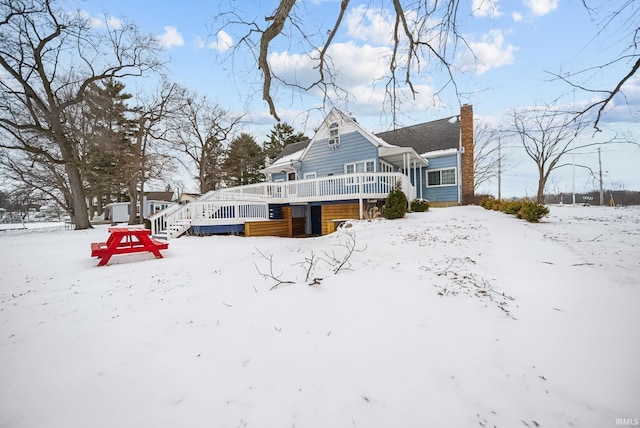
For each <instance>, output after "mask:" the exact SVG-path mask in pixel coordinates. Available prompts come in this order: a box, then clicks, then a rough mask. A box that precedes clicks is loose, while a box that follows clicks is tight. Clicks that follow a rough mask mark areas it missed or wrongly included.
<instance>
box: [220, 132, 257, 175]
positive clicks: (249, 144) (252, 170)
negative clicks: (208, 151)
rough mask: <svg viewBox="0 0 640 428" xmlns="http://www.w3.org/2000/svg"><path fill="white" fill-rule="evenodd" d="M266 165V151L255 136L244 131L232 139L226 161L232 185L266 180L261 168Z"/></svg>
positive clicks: (226, 168)
mask: <svg viewBox="0 0 640 428" xmlns="http://www.w3.org/2000/svg"><path fill="white" fill-rule="evenodd" d="M263 167H264V152H263V150H262V148H260V146H259V145H258V143H256V140H255V139H254V138H253V136H251V135H249V134H245V133H242V134H240V136H238V137H236V138H234V139H233V141H231V144H230V145H229V150H228V152H227V159H226V161H225V170H226V172H227V179H228V181H229V183H228V184H229V185H230V186H241V185H244V184H252V183H258V182H260V181H264V176H263V175H262V173H261V172H260V169H261V168H263Z"/></svg>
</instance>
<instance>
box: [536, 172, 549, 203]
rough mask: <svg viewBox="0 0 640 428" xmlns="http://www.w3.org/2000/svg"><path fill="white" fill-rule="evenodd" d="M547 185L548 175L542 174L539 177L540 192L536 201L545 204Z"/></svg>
mask: <svg viewBox="0 0 640 428" xmlns="http://www.w3.org/2000/svg"><path fill="white" fill-rule="evenodd" d="M545 187H547V177H544V176H542V175H541V176H540V178H539V179H538V193H537V194H536V202H537V203H539V204H544V188H545Z"/></svg>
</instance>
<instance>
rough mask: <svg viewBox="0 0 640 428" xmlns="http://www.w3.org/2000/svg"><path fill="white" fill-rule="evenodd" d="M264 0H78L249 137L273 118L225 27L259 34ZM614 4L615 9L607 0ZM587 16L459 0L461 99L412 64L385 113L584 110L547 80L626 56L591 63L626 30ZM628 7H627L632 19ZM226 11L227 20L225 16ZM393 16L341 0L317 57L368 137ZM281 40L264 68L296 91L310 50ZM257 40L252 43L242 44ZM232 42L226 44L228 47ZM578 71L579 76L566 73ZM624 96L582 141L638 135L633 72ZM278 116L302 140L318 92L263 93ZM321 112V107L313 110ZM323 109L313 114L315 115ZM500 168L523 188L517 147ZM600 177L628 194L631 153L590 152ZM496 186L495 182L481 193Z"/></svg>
mask: <svg viewBox="0 0 640 428" xmlns="http://www.w3.org/2000/svg"><path fill="white" fill-rule="evenodd" d="M277 3H278V2H277V1H275V0H272V1H265V0H257V1H256V0H252V1H249V0H220V1H218V2H210V1H205V0H183V1H181V2H168V3H163V4H161V5H160V4H158V2H157V1H152V0H135V1H131V0H89V1H86V2H83V3H79V4H77V7H79V8H81V9H82V10H83V11H85V12H86V13H87V14H88V15H89V16H91V17H93V18H96V25H102V24H101V22H104V21H105V19H106V20H110V21H111V23H112V24H113V23H115V22H117V19H121V18H126V19H128V20H130V21H133V22H135V23H136V24H137V25H138V26H139V28H140V30H141V31H142V32H145V33H151V34H153V35H155V36H156V37H157V40H158V41H159V43H160V44H161V45H162V46H163V47H164V50H165V54H166V55H167V58H168V59H170V63H169V64H168V66H167V67H168V73H169V77H170V78H171V79H172V80H174V81H176V82H178V83H180V84H182V85H184V86H186V87H188V88H189V89H191V90H194V91H196V92H198V93H199V94H201V95H206V96H208V97H209V98H211V99H214V100H216V101H217V102H218V103H219V104H220V105H221V106H222V107H224V108H225V109H227V110H230V111H234V112H238V113H245V114H247V116H246V117H247V118H249V120H250V121H251V122H252V124H251V125H247V130H248V131H250V132H251V131H252V132H253V133H254V135H255V137H256V140H257V141H258V142H261V141H264V140H265V139H266V134H267V132H268V130H269V129H271V127H272V126H273V124H274V123H275V121H274V120H273V118H271V117H270V116H269V114H268V108H267V105H266V104H265V103H264V101H262V99H261V81H260V74H259V71H258V70H257V69H256V67H255V60H254V57H253V56H252V54H251V53H250V51H249V50H248V49H246V47H243V45H242V44H239V41H240V40H241V38H242V37H243V36H245V35H246V34H247V33H248V30H249V27H248V26H246V25H225V23H226V24H228V22H229V20H230V19H231V18H230V17H233V16H240V17H242V18H243V19H244V20H245V21H248V22H255V23H256V25H257V26H259V27H260V28H262V29H264V28H265V26H266V21H265V20H264V18H265V17H266V16H270V15H272V14H273V12H274V10H275V8H276V7H277ZM610 3H611V4H613V3H616V4H614V5H611V4H610ZM588 4H589V5H590V6H592V8H591V9H590V10H587V9H586V8H585V7H584V6H583V3H582V1H581V0H517V1H516V0H513V1H505V0H502V1H500V0H463V1H461V2H460V9H459V15H458V16H459V21H458V25H459V31H460V33H461V34H462V35H463V36H464V39H465V41H466V43H467V44H468V46H469V47H470V48H471V50H468V49H466V48H465V46H464V45H461V44H459V45H458V48H457V49H456V50H455V51H454V50H449V52H450V53H451V60H452V62H453V65H454V66H455V70H456V71H455V79H456V84H457V88H458V92H459V93H460V94H461V96H460V97H456V94H455V91H454V90H453V89H452V87H451V85H449V86H447V87H445V88H444V90H443V91H441V92H439V97H437V98H436V99H434V94H435V93H436V92H438V91H439V90H440V89H442V85H443V82H446V75H445V74H443V72H442V70H441V69H439V68H436V67H430V66H428V65H427V64H426V63H425V64H421V70H422V72H421V73H416V74H414V76H413V84H414V86H415V88H416V89H417V91H418V94H417V95H416V96H415V99H414V98H413V97H411V96H410V94H409V92H408V91H407V89H406V88H400V93H401V100H402V108H401V111H400V114H399V115H398V116H397V121H398V123H399V124H400V125H413V124H416V123H420V122H425V121H429V120H434V119H439V118H444V117H448V116H451V115H455V114H457V113H458V112H459V106H460V103H470V104H473V106H474V112H475V115H476V119H477V121H481V122H489V123H492V124H495V125H500V124H502V126H503V127H507V126H508V118H507V114H508V112H509V111H510V110H511V109H514V108H529V107H534V106H541V105H545V104H548V103H553V102H556V103H557V105H559V106H569V105H578V106H580V105H586V104H588V103H589V102H591V101H592V100H594V99H597V97H598V94H597V93H588V92H585V91H581V90H577V89H573V88H572V87H571V86H570V85H568V84H567V83H566V82H562V81H560V80H559V79H557V78H555V77H554V76H555V75H563V76H572V79H573V80H574V81H575V82H576V83H578V84H580V85H583V86H585V87H589V88H597V89H601V88H612V87H613V86H615V84H616V83H617V82H618V81H619V80H620V78H621V77H622V76H624V75H625V74H626V73H627V72H628V71H629V70H630V69H631V62H635V61H636V60H637V57H635V58H632V59H629V60H627V61H620V62H617V63H615V64H614V65H613V66H611V67H608V68H606V69H604V70H603V69H601V68H597V67H596V66H598V65H601V64H606V63H610V62H612V61H613V60H615V59H618V58H620V57H621V56H622V55H623V52H624V49H625V48H626V47H627V46H628V45H629V43H630V39H629V38H625V37H624V35H626V34H628V33H627V32H626V31H627V30H629V28H626V27H625V25H629V24H630V23H629V22H625V21H614V22H613V25H610V26H609V27H608V28H607V29H605V31H603V32H601V33H599V35H598V36H597V37H596V35H597V34H598V31H600V30H601V29H602V24H603V22H606V20H607V19H608V18H609V17H610V15H609V13H610V12H611V10H610V9H611V8H615V7H618V6H617V2H609V1H605V0H602V1H599V2H598V1H589V2H588ZM637 8H638V6H637V5H635V6H634V5H633V4H632V5H631V6H630V8H629V9H631V10H633V11H635V13H636V17H637V16H638V15H637ZM339 9H340V2H339V1H338V0H309V1H303V0H298V1H297V3H296V5H295V8H294V12H295V14H296V16H297V23H298V24H299V25H300V26H301V27H303V28H304V30H305V31H306V32H308V34H310V35H311V36H312V37H313V36H318V35H326V33H327V30H329V29H331V28H332V27H333V24H334V22H335V18H336V16H337V14H338V12H339ZM225 12H234V14H235V15H230V14H226V15H225V14H224V13H225ZM393 22H394V15H393V10H392V8H391V2H390V1H384V0H379V1H376V2H371V1H359V0H351V1H350V3H349V6H348V9H347V11H346V14H345V18H344V20H343V23H342V25H341V28H340V30H339V31H338V33H337V35H336V38H335V39H334V42H333V44H332V46H331V47H330V49H329V52H328V53H329V55H330V57H331V60H332V64H333V65H334V67H335V69H336V70H338V73H337V83H338V84H339V86H340V87H341V88H342V89H344V90H345V91H344V92H339V93H337V94H335V95H334V96H333V97H332V98H331V102H332V103H333V105H335V106H337V107H338V108H340V109H342V110H343V111H346V112H348V113H350V114H352V115H353V116H354V117H355V118H356V119H357V120H358V121H359V122H360V123H361V124H363V125H364V126H365V127H367V128H368V129H370V130H371V131H374V132H378V131H383V130H387V129H389V128H390V127H391V126H392V125H393V124H392V120H391V116H390V114H389V106H388V104H386V103H385V100H386V99H385V85H384V82H385V81H384V77H385V76H387V75H388V61H387V59H388V58H389V55H390V53H391V52H392V49H393V45H392V36H391V34H392V33H391V32H392V29H393ZM286 28H287V29H286V31H287V32H288V33H289V34H293V37H282V36H280V37H278V38H277V39H275V41H274V44H273V46H272V49H271V50H270V63H271V66H272V68H273V70H274V71H275V72H276V73H277V74H278V75H279V76H280V77H283V78H286V79H287V80H289V81H295V82H297V83H298V84H300V85H302V86H306V85H308V84H309V83H311V82H313V81H314V80H315V79H317V70H316V69H314V65H315V64H314V63H313V62H312V61H311V59H310V57H311V54H312V48H311V47H310V46H309V44H305V43H303V42H301V39H300V38H299V37H298V36H297V35H296V32H295V29H291V27H286ZM254 40H257V39H254ZM238 46H239V48H238ZM583 70H586V72H583V73H579V74H577V75H573V74H574V73H577V72H580V71H583ZM623 90H624V97H623V96H620V97H618V98H616V99H615V104H614V106H613V108H612V109H610V111H609V112H608V113H607V115H606V116H605V117H604V119H603V123H602V127H603V128H604V129H605V132H602V133H599V134H597V135H595V136H594V135H593V134H592V133H589V135H588V140H585V141H586V142H598V141H606V140H608V139H609V138H611V137H612V136H613V135H614V134H615V133H617V135H626V136H629V137H630V138H631V139H633V140H635V141H636V142H639V141H640V126H639V125H638V123H640V78H639V77H638V76H636V77H634V78H632V79H631V80H629V82H627V84H626V85H625V86H624V87H623ZM274 96H275V99H276V102H277V107H278V113H279V114H280V115H281V117H282V119H283V120H284V121H286V122H288V123H290V124H293V125H294V127H296V129H298V130H300V131H304V132H305V133H306V134H307V135H309V136H311V135H312V134H313V128H314V127H315V126H317V125H318V124H319V122H320V121H321V120H322V111H323V110H322V108H321V107H323V104H322V98H321V97H320V96H319V94H318V93H317V91H310V92H307V93H302V92H300V91H295V90H291V89H289V88H283V87H278V86H276V87H274ZM325 107H327V105H325ZM325 111H326V110H325ZM510 145H511V146H516V142H515V141H513V142H508V141H507V142H506V143H505V146H506V147H507V149H506V150H507V151H509V150H511V151H512V152H513V153H512V154H511V160H510V162H509V163H510V165H509V166H510V168H508V169H507V171H506V172H505V174H504V176H503V196H510V195H517V196H521V195H525V194H528V195H531V194H534V193H535V186H536V172H535V165H534V164H533V161H531V160H528V159H526V158H525V157H524V156H523V154H522V151H521V150H519V149H517V148H513V149H509V146H510ZM567 161H568V162H569V163H575V164H578V165H583V166H586V167H588V168H591V169H592V170H595V171H597V169H598V158H597V152H596V151H595V150H594V149H593V148H591V149H585V150H583V151H582V152H581V153H580V154H578V155H576V156H574V157H571V158H568V159H567ZM602 161H603V170H604V171H605V173H604V175H605V185H606V186H607V187H610V188H625V189H628V190H640V173H639V172H638V168H636V166H635V165H637V164H638V161H640V148H638V147H635V146H627V147H624V146H620V145H610V146H606V147H603V148H602ZM574 176H575V186H576V190H577V191H584V190H592V189H593V187H594V180H593V177H591V175H590V173H589V171H588V169H587V168H583V167H581V166H578V167H575V168H574V167H571V166H568V167H564V168H562V169H561V170H559V171H558V172H557V173H556V174H554V175H553V176H552V178H551V183H550V185H551V187H550V188H548V190H557V191H563V192H571V190H572V188H573V182H574ZM486 190H487V191H489V192H493V193H495V192H496V189H495V183H494V184H492V185H491V186H489V188H487V189H486Z"/></svg>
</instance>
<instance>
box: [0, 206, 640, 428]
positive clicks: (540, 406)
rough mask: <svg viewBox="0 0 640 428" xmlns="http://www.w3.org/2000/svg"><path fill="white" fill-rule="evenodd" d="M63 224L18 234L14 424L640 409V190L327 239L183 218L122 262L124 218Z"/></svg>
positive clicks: (5, 342) (2, 324) (600, 414)
mask: <svg viewBox="0 0 640 428" xmlns="http://www.w3.org/2000/svg"><path fill="white" fill-rule="evenodd" d="M43 230H46V229H41V230H40V231H38V232H37V233H36V232H33V231H32V232H31V233H25V231H7V232H3V233H2V234H0V253H1V254H0V427H12V428H15V427H65V428H71V427H322V428H326V427H332V428H338V427H385V428H388V427H466V426H468V427H479V426H480V427H481V426H487V427H493V426H497V427H535V426H541V427H566V426H573V427H614V426H617V424H619V423H620V420H619V419H621V418H626V419H627V421H629V418H631V422H633V418H638V417H640V340H639V338H640V207H629V208H608V207H573V206H553V207H551V215H550V216H549V217H548V218H546V219H544V222H543V223H540V224H529V223H526V222H524V221H521V220H517V219H515V218H514V217H512V216H507V215H505V214H502V213H498V212H491V211H486V210H484V209H482V208H479V207H455V208H444V209H432V210H430V211H429V212H426V213H413V214H409V215H407V217H406V218H404V219H400V220H394V221H385V220H377V221H373V222H366V221H362V222H354V223H353V226H352V227H351V228H347V229H342V230H340V231H339V232H337V233H335V234H332V235H329V236H325V237H318V238H309V239H283V238H242V237H235V236H218V237H207V238H198V237H183V238H180V239H176V240H172V241H170V246H169V249H168V250H165V251H164V254H165V258H163V259H154V258H153V256H151V255H140V254H139V255H129V256H114V257H113V258H112V259H111V261H110V263H109V265H108V266H105V267H97V260H96V259H92V258H91V257H90V248H89V247H90V243H91V242H94V241H104V240H106V238H107V235H108V233H107V229H106V226H100V227H96V228H95V229H93V230H87V231H65V230H61V229H60V228H59V227H58V228H55V229H54V231H49V232H45V231H43ZM352 237H355V247H354V251H353V253H352V255H351V257H350V259H349V260H348V261H347V263H346V265H345V266H344V268H343V269H340V270H339V271H338V273H337V274H336V273H334V271H335V270H336V268H337V262H332V259H337V260H338V261H343V260H344V258H345V254H346V253H347V251H348V249H349V247H350V245H349V242H351V241H350V239H351V238H352ZM312 259H313V260H314V261H317V263H316V264H315V266H314V268H313V269H312V270H311V272H309V278H308V279H305V277H306V276H307V271H308V270H309V269H308V267H309V264H310V260H312ZM261 273H262V274H266V277H265V276H263V275H261ZM271 274H272V276H274V277H278V278H279V279H280V280H281V281H292V282H293V283H282V284H280V285H278V286H277V287H275V288H273V286H274V285H275V284H277V282H276V281H275V280H274V279H273V278H269V275H271ZM314 278H318V279H317V280H315V282H316V284H315V285H311V286H309V285H307V284H309V283H312V282H314ZM272 288H273V289H272ZM617 420H618V421H617ZM636 421H637V419H636Z"/></svg>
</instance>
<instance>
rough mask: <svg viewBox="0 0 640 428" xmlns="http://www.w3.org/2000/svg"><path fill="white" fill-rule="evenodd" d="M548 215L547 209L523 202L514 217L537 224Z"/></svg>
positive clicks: (529, 202)
mask: <svg viewBox="0 0 640 428" xmlns="http://www.w3.org/2000/svg"><path fill="white" fill-rule="evenodd" d="M548 214H549V208H547V207H546V206H544V205H542V204H539V203H537V202H533V201H523V202H522V207H521V208H520V210H518V212H517V213H516V217H518V218H521V219H524V220H527V221H528V222H531V223H537V222H539V221H540V219H541V218H542V217H544V216H546V215H548Z"/></svg>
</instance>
